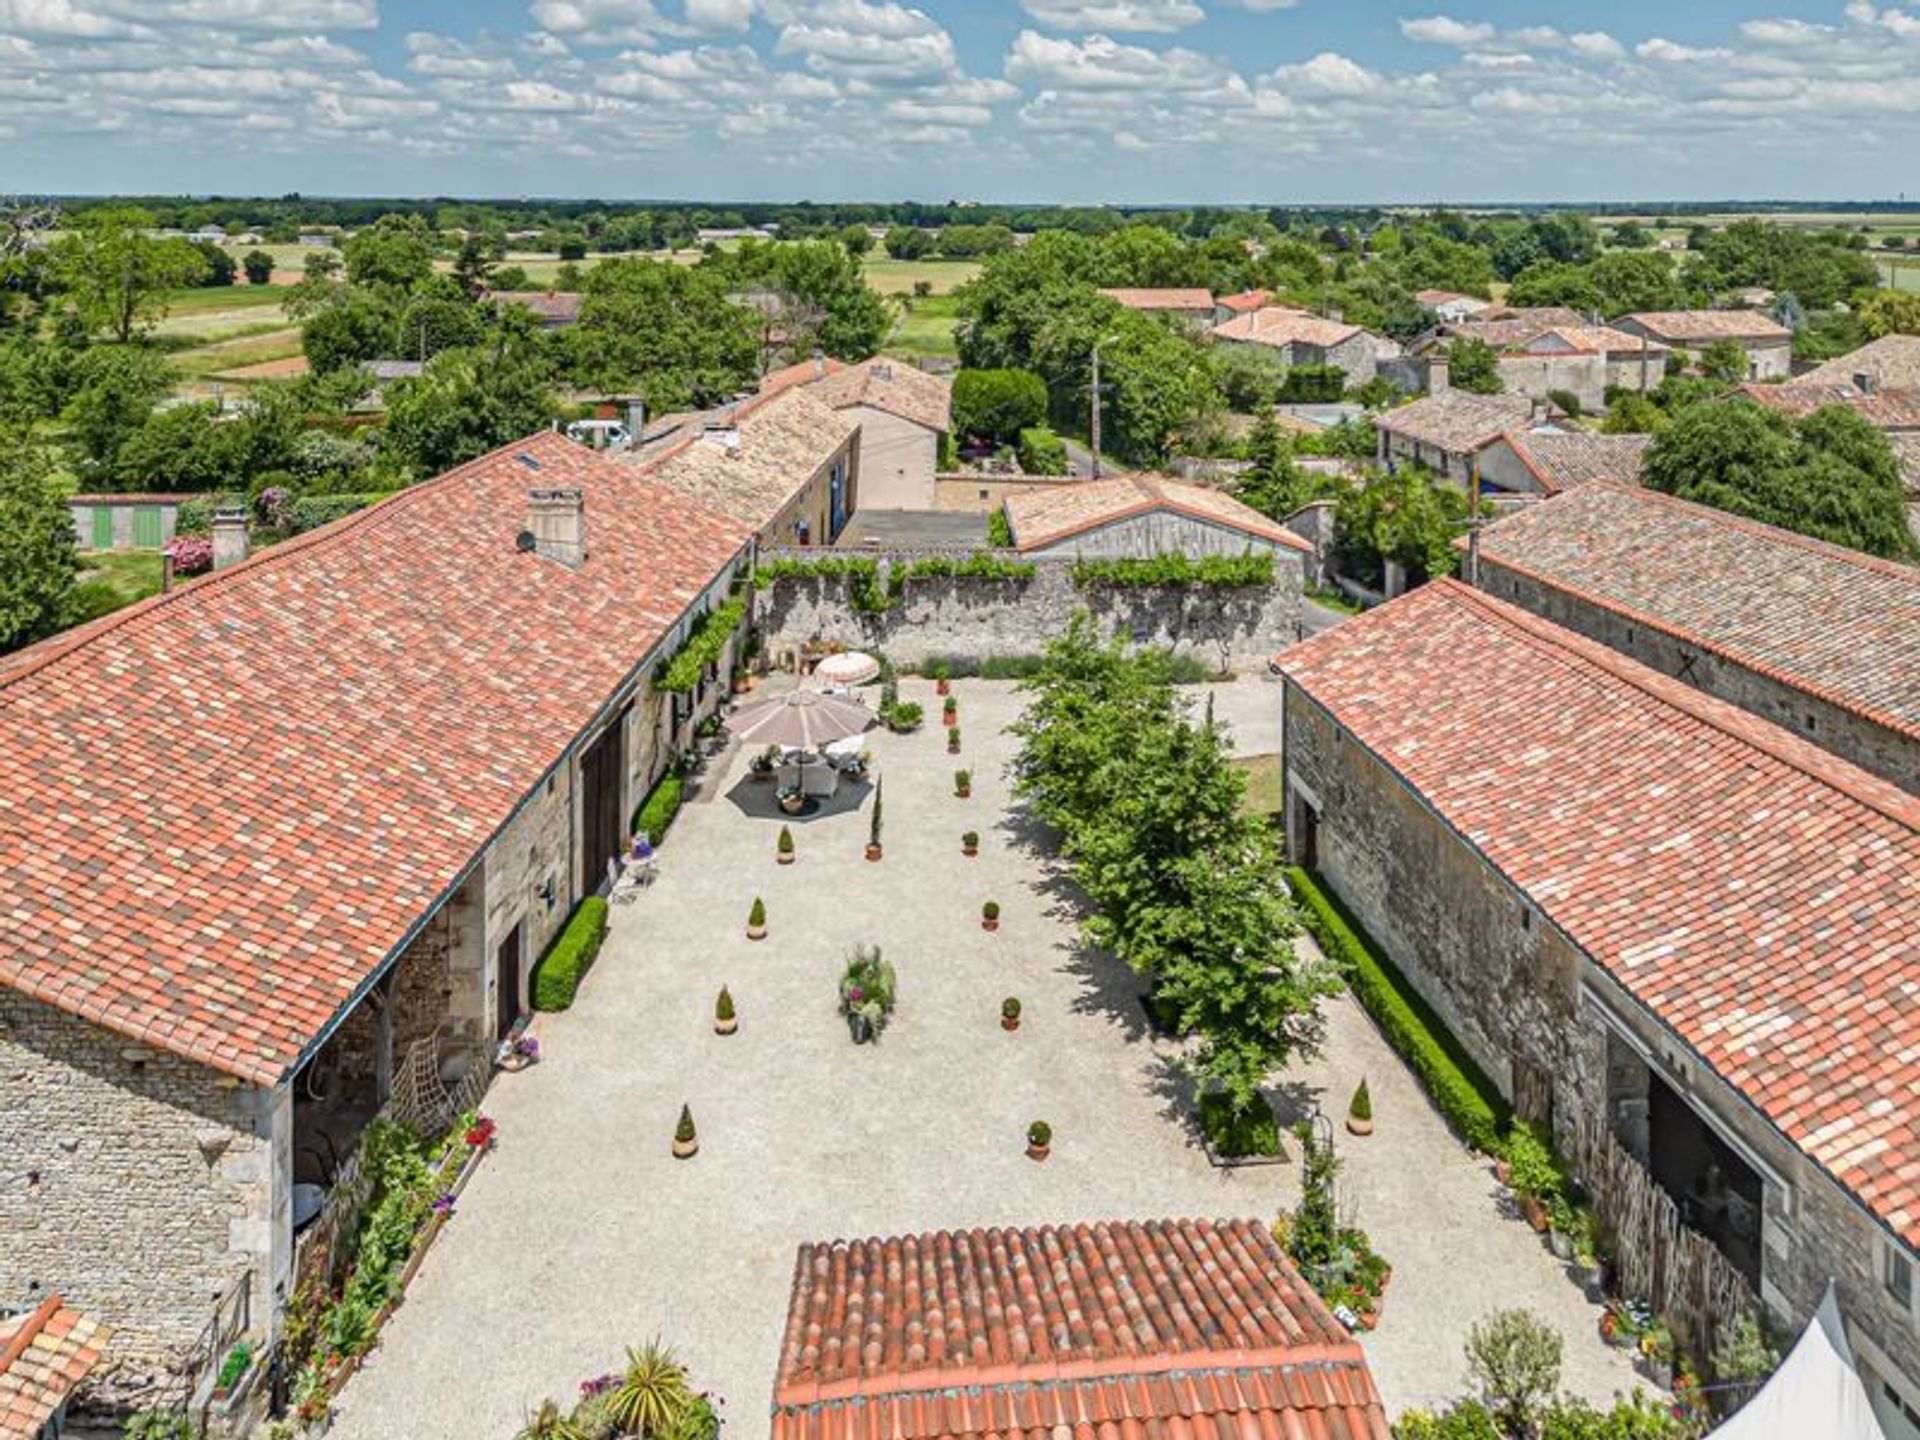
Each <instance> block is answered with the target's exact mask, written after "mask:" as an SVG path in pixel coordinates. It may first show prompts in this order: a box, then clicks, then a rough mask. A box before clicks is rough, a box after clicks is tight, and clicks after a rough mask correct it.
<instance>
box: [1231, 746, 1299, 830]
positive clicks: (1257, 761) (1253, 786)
mask: <svg viewBox="0 0 1920 1440" xmlns="http://www.w3.org/2000/svg"><path fill="white" fill-rule="evenodd" d="M1232 764H1233V768H1234V769H1236V770H1238V771H1239V772H1240V773H1241V774H1242V775H1245V776H1246V777H1247V796H1246V799H1245V801H1244V802H1242V808H1244V809H1245V810H1246V811H1247V813H1248V814H1250V815H1258V816H1259V817H1260V818H1261V819H1263V820H1266V819H1273V818H1276V817H1278V815H1279V814H1280V810H1281V807H1282V806H1283V805H1285V804H1286V798H1285V786H1284V785H1283V783H1282V781H1281V776H1280V757H1279V756H1278V755H1242V756H1236V757H1235V758H1234V760H1233V761H1232Z"/></svg>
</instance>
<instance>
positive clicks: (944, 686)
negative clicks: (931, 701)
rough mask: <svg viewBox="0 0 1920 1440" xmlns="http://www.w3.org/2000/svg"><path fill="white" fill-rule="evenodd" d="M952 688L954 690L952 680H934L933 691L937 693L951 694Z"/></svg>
mask: <svg viewBox="0 0 1920 1440" xmlns="http://www.w3.org/2000/svg"><path fill="white" fill-rule="evenodd" d="M952 690H953V682H952V681H949V680H936V681H934V682H933V693H934V694H936V695H946V694H949V693H950V692H951V691H952Z"/></svg>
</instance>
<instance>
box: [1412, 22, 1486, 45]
mask: <svg viewBox="0 0 1920 1440" xmlns="http://www.w3.org/2000/svg"><path fill="white" fill-rule="evenodd" d="M1400 33H1401V34H1402V35H1404V36H1406V37H1407V39H1409V40H1418V41H1420V42H1421V43H1422V44H1426V45H1452V46H1454V47H1456V48H1458V49H1465V48H1466V47H1467V46H1469V45H1484V44H1486V42H1487V41H1489V40H1491V39H1493V37H1494V36H1495V35H1496V34H1498V33H1499V32H1498V31H1497V30H1495V29H1494V27H1493V26H1491V25H1488V24H1485V23H1483V22H1481V21H1474V22H1472V23H1471V24H1469V23H1468V22H1466V21H1464V20H1455V19H1454V18H1453V17H1452V16H1450V15H1424V16H1421V17H1420V18H1418V19H1407V20H1402V21H1401V22H1400Z"/></svg>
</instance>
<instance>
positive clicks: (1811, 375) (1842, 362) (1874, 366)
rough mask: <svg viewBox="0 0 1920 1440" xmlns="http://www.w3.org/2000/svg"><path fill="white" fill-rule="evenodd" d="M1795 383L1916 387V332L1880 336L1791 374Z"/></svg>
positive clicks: (1919, 348) (1919, 354) (1919, 363)
mask: <svg viewBox="0 0 1920 1440" xmlns="http://www.w3.org/2000/svg"><path fill="white" fill-rule="evenodd" d="M1794 383H1795V384H1798V385H1851V386H1852V387H1853V388H1854V389H1855V390H1858V391H1860V392H1861V393H1863V394H1869V395H1870V394H1872V393H1873V392H1874V391H1876V390H1920V335H1882V336H1881V337H1880V338H1879V339H1878V340H1869V341H1868V342H1867V343H1866V344H1864V345H1862V346H1861V347H1860V348H1859V349H1858V350H1850V351H1848V352H1847V353H1846V354H1845V355H1842V356H1839V357H1838V358H1836V359H1833V360H1829V361H1827V362H1826V363H1825V364H1824V365H1816V366H1814V367H1813V369H1811V370H1809V371H1807V373H1806V374H1804V375H1799V376H1796V377H1794Z"/></svg>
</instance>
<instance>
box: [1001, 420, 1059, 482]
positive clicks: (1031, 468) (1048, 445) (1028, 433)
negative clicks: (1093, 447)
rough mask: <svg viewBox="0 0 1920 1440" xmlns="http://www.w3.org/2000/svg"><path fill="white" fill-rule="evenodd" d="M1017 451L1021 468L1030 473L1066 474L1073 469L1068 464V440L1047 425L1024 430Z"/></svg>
mask: <svg viewBox="0 0 1920 1440" xmlns="http://www.w3.org/2000/svg"><path fill="white" fill-rule="evenodd" d="M1015 453H1016V454H1018V456H1019V457H1020V468H1021V469H1022V470H1024V471H1026V472H1027V474H1029V475H1066V474H1070V473H1071V470H1072V467H1071V466H1069V465H1068V464H1067V442H1066V441H1064V440H1062V439H1061V438H1060V437H1059V436H1058V435H1056V434H1054V433H1053V431H1051V430H1049V429H1048V428H1047V427H1046V426H1045V425H1034V426H1031V427H1029V428H1028V429H1025V430H1022V431H1021V432H1020V446H1019V449H1018V450H1017V451H1016V452H1015Z"/></svg>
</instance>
